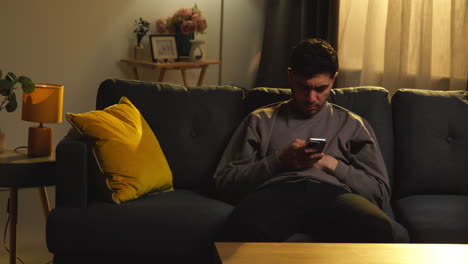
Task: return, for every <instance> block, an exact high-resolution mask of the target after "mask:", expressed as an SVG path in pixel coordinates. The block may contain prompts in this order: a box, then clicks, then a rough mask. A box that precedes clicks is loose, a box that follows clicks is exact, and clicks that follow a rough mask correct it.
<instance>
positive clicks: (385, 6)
mask: <svg viewBox="0 0 468 264" xmlns="http://www.w3.org/2000/svg"><path fill="white" fill-rule="evenodd" d="M339 20H340V22H339V32H338V55H339V59H340V75H339V76H338V80H337V82H338V86H339V87H347V86H357V85H377V86H382V87H385V88H386V89H387V90H389V92H390V94H391V95H392V94H393V93H394V92H395V91H396V90H397V89H399V88H417V89H431V90H466V89H467V75H468V1H467V0H341V1H340V14H339Z"/></svg>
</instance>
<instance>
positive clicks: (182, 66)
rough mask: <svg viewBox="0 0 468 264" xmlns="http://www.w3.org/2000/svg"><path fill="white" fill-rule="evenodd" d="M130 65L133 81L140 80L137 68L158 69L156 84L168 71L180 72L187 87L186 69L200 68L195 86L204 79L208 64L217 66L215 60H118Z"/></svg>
mask: <svg viewBox="0 0 468 264" xmlns="http://www.w3.org/2000/svg"><path fill="white" fill-rule="evenodd" d="M120 61H121V62H125V63H127V64H128V65H130V66H131V67H132V69H133V74H134V78H135V80H140V75H139V74H138V66H141V67H148V68H151V69H157V68H159V78H158V82H163V81H164V76H165V74H166V71H168V70H180V72H181V73H182V80H183V81H184V85H185V86H188V81H187V74H186V72H185V71H186V70H188V69H197V68H200V69H201V70H200V75H199V77H198V82H197V86H201V85H202V84H203V79H204V78H205V73H206V68H208V65H210V64H219V61H217V60H200V61H178V62H151V61H144V60H120Z"/></svg>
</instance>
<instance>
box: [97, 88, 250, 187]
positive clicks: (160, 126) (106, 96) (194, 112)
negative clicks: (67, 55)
mask: <svg viewBox="0 0 468 264" xmlns="http://www.w3.org/2000/svg"><path fill="white" fill-rule="evenodd" d="M122 96H126V97H127V98H129V99H130V100H131V101H132V103H133V104H134V105H135V106H136V107H137V108H138V109H139V111H140V112H141V114H142V115H143V116H144V118H145V119H146V121H147V122H148V124H149V126H150V127H151V128H152V129H153V132H154V134H155V135H156V137H157V138H158V140H159V143H160V145H161V148H162V150H163V152H164V154H165V156H166V159H167V161H168V163H169V167H170V168H171V170H172V173H173V178H174V179H173V180H174V188H176V189H177V188H184V189H197V190H201V191H205V192H206V191H211V190H212V187H213V180H212V176H213V173H214V170H215V169H216V166H217V164H218V162H219V159H220V158H221V155H222V153H223V151H224V148H225V146H226V144H227V142H228V141H229V139H230V137H231V135H232V133H233V131H234V129H235V128H236V127H237V125H238V124H239V122H240V120H241V117H242V113H243V103H242V99H243V97H244V92H243V90H242V89H240V88H237V87H232V86H216V87H214V86H213V87H201V88H196V87H194V88H186V87H183V86H178V85H173V84H168V83H152V82H138V81H124V80H106V81H104V82H103V83H101V85H100V87H99V90H98V95H97V102H96V108H97V109H103V108H105V107H107V106H109V105H112V104H115V103H117V102H118V100H119V99H120V97H122Z"/></svg>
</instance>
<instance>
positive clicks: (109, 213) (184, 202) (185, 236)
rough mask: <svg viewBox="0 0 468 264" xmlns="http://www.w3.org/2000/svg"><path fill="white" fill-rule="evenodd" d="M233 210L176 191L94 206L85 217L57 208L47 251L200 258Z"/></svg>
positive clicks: (49, 225)
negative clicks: (191, 256) (198, 256)
mask: <svg viewBox="0 0 468 264" xmlns="http://www.w3.org/2000/svg"><path fill="white" fill-rule="evenodd" d="M232 209H233V207H232V206H231V205H229V204H226V203H224V202H221V201H217V200H214V199H210V198H207V197H205V196H203V195H200V194H198V193H195V192H192V191H188V190H177V189H176V190H174V191H171V192H162V193H157V194H149V195H145V196H142V197H140V198H139V199H136V200H132V201H128V202H126V203H122V204H114V203H106V202H94V203H92V204H90V205H89V206H88V208H87V210H86V211H84V210H81V209H79V208H75V209H72V208H56V209H54V211H52V212H51V214H50V215H49V217H48V221H47V245H48V247H49V250H50V251H51V252H62V253H63V252H70V253H72V252H77V251H78V252H88V253H89V252H96V253H97V254H98V255H101V254H102V255H106V254H111V253H112V252H119V254H120V255H124V256H125V255H127V256H131V255H135V256H146V255H151V256H158V255H159V256H177V255H193V256H197V255H203V254H206V253H207V251H209V250H211V249H212V248H211V247H212V245H213V241H215V240H216V236H217V234H218V233H219V230H220V229H221V228H222V226H223V224H224V222H225V221H226V219H227V217H228V216H229V215H230V213H231V211H232ZM71 239H73V241H70V240H71ZM61 241H67V243H61ZM129 242H131V243H129ZM76 245H80V247H76Z"/></svg>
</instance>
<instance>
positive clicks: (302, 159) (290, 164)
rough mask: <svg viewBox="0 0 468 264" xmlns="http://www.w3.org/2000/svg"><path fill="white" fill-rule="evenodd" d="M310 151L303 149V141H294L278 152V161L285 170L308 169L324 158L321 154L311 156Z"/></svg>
mask: <svg viewBox="0 0 468 264" xmlns="http://www.w3.org/2000/svg"><path fill="white" fill-rule="evenodd" d="M312 151H313V150H311V149H308V148H306V147H305V141H304V140H301V139H296V140H294V141H293V142H292V143H291V144H289V145H288V146H287V147H286V148H284V149H282V150H280V151H279V152H278V159H279V160H280V161H281V163H282V164H283V167H284V168H287V169H302V168H307V167H309V168H310V167H312V166H313V165H314V164H315V163H316V162H317V161H318V160H319V159H321V158H322V157H323V156H324V154H323V153H316V154H312Z"/></svg>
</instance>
